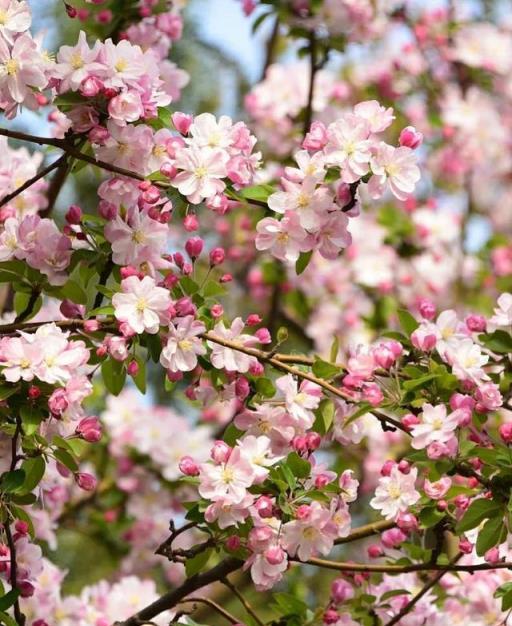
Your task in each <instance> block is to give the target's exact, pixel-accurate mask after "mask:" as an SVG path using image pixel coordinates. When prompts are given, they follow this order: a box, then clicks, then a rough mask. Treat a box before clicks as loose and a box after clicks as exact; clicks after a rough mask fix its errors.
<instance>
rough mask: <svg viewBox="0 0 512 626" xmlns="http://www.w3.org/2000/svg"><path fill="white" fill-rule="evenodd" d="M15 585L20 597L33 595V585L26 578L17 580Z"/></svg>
mask: <svg viewBox="0 0 512 626" xmlns="http://www.w3.org/2000/svg"><path fill="white" fill-rule="evenodd" d="M16 586H17V588H18V591H19V592H20V596H21V597H22V598H31V597H32V596H33V595H34V591H35V587H34V585H33V584H32V583H30V582H29V581H28V580H18V581H16Z"/></svg>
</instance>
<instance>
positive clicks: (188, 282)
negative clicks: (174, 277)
mask: <svg viewBox="0 0 512 626" xmlns="http://www.w3.org/2000/svg"><path fill="white" fill-rule="evenodd" d="M180 285H181V288H182V289H183V291H184V293H185V294H186V295H187V296H192V295H194V294H195V293H197V292H198V291H199V285H198V284H197V283H196V281H195V280H192V279H191V278H189V277H188V276H183V278H182V279H181V280H180Z"/></svg>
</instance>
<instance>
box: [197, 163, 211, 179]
mask: <svg viewBox="0 0 512 626" xmlns="http://www.w3.org/2000/svg"><path fill="white" fill-rule="evenodd" d="M194 174H195V175H196V177H197V178H204V177H205V176H206V174H208V170H207V169H206V167H204V165H200V166H199V167H196V169H195V170H194Z"/></svg>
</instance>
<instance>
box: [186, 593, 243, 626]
mask: <svg viewBox="0 0 512 626" xmlns="http://www.w3.org/2000/svg"><path fill="white" fill-rule="evenodd" d="M187 602H199V603H201V604H206V606H209V607H211V608H212V609H214V610H215V611H217V613H219V615H222V617H225V618H226V619H227V620H228V622H230V623H231V624H239V623H240V620H238V619H237V618H236V617H235V616H234V615H231V613H229V612H228V611H226V609H223V608H222V607H221V606H220V605H219V604H217V603H216V602H215V601H214V600H210V598H196V597H194V598H185V600H181V601H180V604H185V603H187Z"/></svg>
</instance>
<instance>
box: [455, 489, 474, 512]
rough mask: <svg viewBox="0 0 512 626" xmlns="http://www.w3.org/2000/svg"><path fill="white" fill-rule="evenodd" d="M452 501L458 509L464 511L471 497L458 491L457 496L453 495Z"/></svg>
mask: <svg viewBox="0 0 512 626" xmlns="http://www.w3.org/2000/svg"><path fill="white" fill-rule="evenodd" d="M454 502H455V506H456V507H457V508H458V509H462V510H463V511H465V510H466V509H467V508H468V506H469V503H470V502H471V499H470V498H469V497H468V496H466V495H464V494H463V493H460V494H459V495H458V496H455V499H454Z"/></svg>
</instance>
